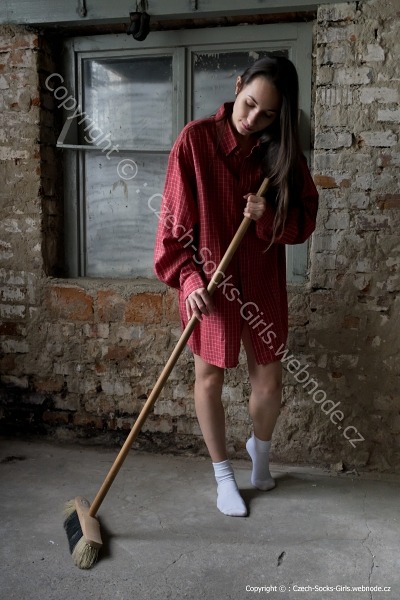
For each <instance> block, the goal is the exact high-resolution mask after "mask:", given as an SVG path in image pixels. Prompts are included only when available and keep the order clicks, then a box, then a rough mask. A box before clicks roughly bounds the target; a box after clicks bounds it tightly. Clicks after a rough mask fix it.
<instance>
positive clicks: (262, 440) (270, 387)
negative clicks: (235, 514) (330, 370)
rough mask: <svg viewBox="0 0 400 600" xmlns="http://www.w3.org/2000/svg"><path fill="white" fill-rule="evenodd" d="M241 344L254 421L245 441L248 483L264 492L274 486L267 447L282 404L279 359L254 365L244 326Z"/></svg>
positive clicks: (251, 347) (253, 357) (254, 361)
mask: <svg viewBox="0 0 400 600" xmlns="http://www.w3.org/2000/svg"><path fill="white" fill-rule="evenodd" d="M243 344H244V347H245V350H246V354H247V362H248V367H249V377H250V383H251V390H252V391H251V395H250V400H249V413H250V416H251V419H252V421H253V436H252V437H251V438H250V439H249V440H248V441H247V444H246V448H247V451H248V453H249V454H250V456H251V459H252V461H253V471H252V474H251V482H252V484H253V485H254V486H255V487H257V488H259V489H261V490H264V491H267V490H271V489H272V488H274V487H275V481H274V480H273V478H272V477H271V473H270V472H269V449H270V445H271V437H272V433H273V431H274V428H275V424H276V421H277V419H278V416H279V412H280V407H281V398H282V366H281V363H280V362H278V361H276V362H273V363H270V364H268V365H258V364H257V362H256V360H255V356H254V351H253V346H252V343H251V339H250V331H249V328H248V327H247V326H246V327H245V329H244V331H243Z"/></svg>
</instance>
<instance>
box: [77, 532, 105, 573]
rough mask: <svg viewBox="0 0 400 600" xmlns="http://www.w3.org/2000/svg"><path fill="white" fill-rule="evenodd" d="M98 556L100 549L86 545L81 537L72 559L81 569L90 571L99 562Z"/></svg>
mask: <svg viewBox="0 0 400 600" xmlns="http://www.w3.org/2000/svg"><path fill="white" fill-rule="evenodd" d="M98 555H99V549H98V548H93V546H91V545H90V544H87V543H86V541H85V538H83V537H81V539H80V540H79V541H78V542H77V544H76V546H75V548H74V551H73V552H72V559H73V561H74V564H75V565H76V566H77V567H79V568H80V569H90V568H91V567H93V565H94V563H95V562H97V557H98Z"/></svg>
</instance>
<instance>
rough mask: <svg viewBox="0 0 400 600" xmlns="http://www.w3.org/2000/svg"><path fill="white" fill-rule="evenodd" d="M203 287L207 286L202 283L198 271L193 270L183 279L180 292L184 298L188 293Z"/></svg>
mask: <svg viewBox="0 0 400 600" xmlns="http://www.w3.org/2000/svg"><path fill="white" fill-rule="evenodd" d="M205 287H207V286H206V284H205V283H204V281H203V279H202V277H201V275H200V273H199V272H198V271H194V272H193V273H191V274H190V275H189V277H187V278H186V279H185V281H184V282H183V284H182V292H183V297H184V299H185V300H186V298H187V297H188V296H189V294H191V293H192V292H194V291H195V290H198V289H199V288H205Z"/></svg>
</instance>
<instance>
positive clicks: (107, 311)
mask: <svg viewBox="0 0 400 600" xmlns="http://www.w3.org/2000/svg"><path fill="white" fill-rule="evenodd" d="M125 304H126V301H125V300H124V299H123V298H122V296H120V295H119V294H117V293H116V292H113V291H112V290H101V291H99V292H98V294H97V304H96V309H97V314H98V318H99V320H100V321H105V322H110V321H122V320H123V318H124V312H125Z"/></svg>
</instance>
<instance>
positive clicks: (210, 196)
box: [154, 103, 318, 367]
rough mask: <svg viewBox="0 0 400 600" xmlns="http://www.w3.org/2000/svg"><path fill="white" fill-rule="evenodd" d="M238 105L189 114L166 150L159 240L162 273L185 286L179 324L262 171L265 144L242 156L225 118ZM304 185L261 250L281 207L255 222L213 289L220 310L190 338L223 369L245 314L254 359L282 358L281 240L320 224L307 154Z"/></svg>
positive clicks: (233, 360) (233, 361) (230, 362)
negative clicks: (190, 119) (207, 113)
mask: <svg viewBox="0 0 400 600" xmlns="http://www.w3.org/2000/svg"><path fill="white" fill-rule="evenodd" d="M231 112H232V103H227V104H224V105H223V106H222V107H221V108H220V109H219V110H218V112H217V114H216V115H215V116H213V117H210V118H207V119H200V120H197V121H193V122H191V123H189V124H188V125H186V126H185V127H184V129H183V130H182V132H181V133H180V135H179V136H178V138H177V140H176V142H175V144H174V146H173V148H172V150H171V154H170V157H169V162H168V169H167V174H166V181H165V188H164V195H163V202H162V208H161V212H160V218H159V225H158V231H157V237H156V245H155V260H154V266H155V272H156V275H157V277H158V278H159V279H160V280H161V281H163V282H165V283H166V284H168V285H169V286H171V287H174V288H177V289H178V290H179V309H180V315H181V321H182V326H185V325H186V323H187V315H186V307H185V299H186V298H187V296H188V295H189V294H190V293H191V292H193V291H194V290H196V289H197V288H199V287H207V283H208V281H209V280H210V279H211V277H212V274H213V272H214V271H215V269H216V267H217V266H218V264H219V262H220V260H221V258H222V256H223V255H224V253H225V250H226V248H227V247H228V245H229V243H230V242H231V240H232V238H233V236H234V234H235V233H236V230H237V229H238V227H239V225H240V223H241V222H242V220H243V210H244V207H245V205H246V200H245V199H244V198H243V196H244V195H245V194H247V193H249V192H251V193H253V194H255V193H257V190H258V189H259V187H260V185H261V182H262V179H263V176H262V172H261V167H260V157H259V144H258V143H257V144H256V145H255V146H254V147H253V149H252V150H251V152H250V154H249V155H248V156H245V155H244V154H243V153H242V151H241V149H240V147H239V145H238V143H237V141H236V138H235V135H234V133H233V130H232V127H231V125H230V121H229V118H228V117H229V115H230V114H231ZM303 170H304V185H303V189H302V190H299V197H298V199H297V202H296V203H295V205H294V206H292V207H290V208H289V212H288V216H287V220H286V225H285V229H284V231H283V234H282V236H281V237H280V238H279V239H278V240H276V242H275V243H274V244H273V245H272V246H271V248H269V250H268V251H267V252H265V250H266V248H267V247H268V245H269V242H270V240H271V234H272V223H273V219H274V215H275V208H274V204H273V202H272V201H271V202H268V194H267V209H266V211H265V213H264V215H263V216H262V217H261V219H259V220H258V221H257V222H254V223H252V224H251V225H250V227H249V229H248V231H247V233H246V235H245V237H244V239H243V241H242V242H241V245H240V247H239V249H238V250H237V252H236V254H235V255H234V257H233V259H232V262H231V264H230V266H229V267H228V269H227V270H226V273H225V278H224V279H223V280H222V282H221V284H220V285H219V287H218V289H217V290H216V291H215V293H214V296H213V304H214V307H215V311H214V312H213V314H212V315H210V316H205V317H203V320H202V321H201V323H199V324H198V325H197V326H196V328H195V330H194V332H193V334H192V336H191V338H190V340H189V346H190V348H191V350H192V351H193V352H194V353H195V354H197V355H199V356H201V357H202V358H203V360H205V361H206V362H208V363H210V364H214V365H217V366H219V367H234V366H236V365H237V363H238V355H239V350H240V340H241V333H242V328H243V324H244V322H247V323H248V325H249V328H250V332H251V338H252V342H253V347H254V352H255V356H256V360H257V362H258V363H259V364H268V363H270V362H273V361H276V360H279V356H276V354H275V352H276V351H277V350H278V349H281V350H282V348H283V346H284V344H285V343H286V339H287V333H288V304H287V293H286V260H285V244H299V243H301V242H304V241H305V240H306V239H307V238H308V237H309V236H310V235H311V233H312V232H313V230H314V228H315V219H316V213H317V205H318V193H317V190H316V188H315V186H314V183H313V180H312V178H311V175H310V173H309V170H308V167H307V164H306V161H305V160H304V161H303Z"/></svg>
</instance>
